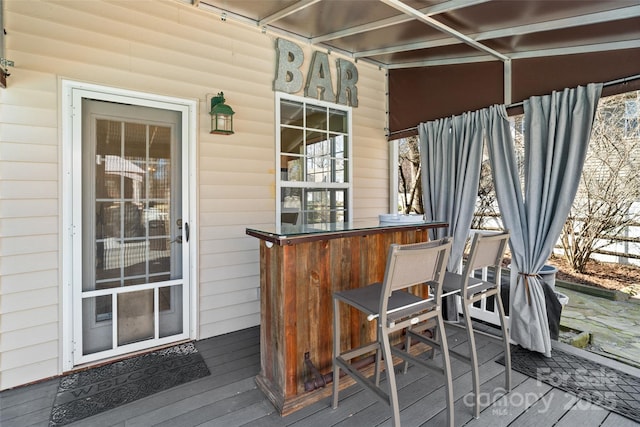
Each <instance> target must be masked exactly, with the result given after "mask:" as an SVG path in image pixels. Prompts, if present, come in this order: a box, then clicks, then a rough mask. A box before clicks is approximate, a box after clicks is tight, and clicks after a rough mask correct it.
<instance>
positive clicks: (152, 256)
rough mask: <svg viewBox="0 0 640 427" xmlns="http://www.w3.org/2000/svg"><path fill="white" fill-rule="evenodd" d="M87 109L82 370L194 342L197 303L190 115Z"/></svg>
mask: <svg viewBox="0 0 640 427" xmlns="http://www.w3.org/2000/svg"><path fill="white" fill-rule="evenodd" d="M80 102H81V105H82V108H81V111H82V115H81V116H82V117H81V138H76V139H77V140H79V141H76V142H74V150H73V151H74V154H73V158H74V160H73V175H74V180H73V188H74V190H73V208H72V209H73V212H74V214H73V217H74V220H73V228H74V231H75V234H74V237H73V244H72V245H73V254H74V255H73V260H74V263H73V264H74V265H73V277H74V280H73V295H72V298H73V350H72V352H73V365H74V366H75V365H79V364H83V363H87V362H92V361H96V360H100V359H104V358H107V357H113V356H118V355H122V354H125V353H129V352H132V351H139V350H143V349H146V348H151V347H155V346H158V345H162V344H167V343H171V342H174V341H179V340H183V339H186V338H189V319H190V303H189V296H190V294H191V292H190V286H191V284H190V280H189V253H190V251H189V250H188V245H189V240H190V238H191V236H190V234H191V233H190V228H189V227H190V223H189V220H188V218H189V201H188V200H187V199H188V197H189V191H188V187H187V186H185V183H186V182H188V179H186V176H187V175H186V172H187V171H186V169H187V168H188V163H187V162H186V159H185V157H186V153H187V151H186V147H185V145H186V142H183V141H182V135H183V132H182V123H183V120H182V114H183V113H181V112H180V111H175V110H173V111H172V110H167V109H162V108H153V107H148V106H139V105H127V104H124V103H119V102H107V101H105V100H92V99H87V98H82V99H81V101H80ZM78 178H80V179H79V180H78ZM78 230H81V231H80V232H78Z"/></svg>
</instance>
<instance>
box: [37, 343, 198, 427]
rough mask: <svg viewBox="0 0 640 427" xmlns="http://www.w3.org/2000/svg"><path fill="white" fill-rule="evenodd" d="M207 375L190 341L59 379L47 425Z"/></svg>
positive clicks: (55, 424)
mask: <svg viewBox="0 0 640 427" xmlns="http://www.w3.org/2000/svg"><path fill="white" fill-rule="evenodd" d="M207 375H210V372H209V368H207V365H206V363H205V362H204V360H203V359H202V355H201V354H200V353H199V352H198V350H197V349H196V347H195V346H194V344H193V343H192V342H189V343H185V344H180V345H177V346H173V347H169V348H165V349H162V350H158V351H154V352H151V353H147V354H143V355H141V356H137V357H132V358H130V359H126V360H121V361H118V362H114V363H111V364H108V365H104V366H100V367H96V368H91V369H88V370H86V371H81V372H76V373H73V374H70V375H66V376H64V377H62V378H60V385H59V386H58V393H57V394H56V397H55V400H54V403H53V409H52V410H51V417H50V419H49V426H50V427H57V426H63V425H67V424H70V423H72V422H75V421H78V420H81V419H83V418H86V417H90V416H92V415H96V414H99V413H100V412H103V411H106V410H109V409H113V408H116V407H118V406H120V405H124V404H126V403H129V402H133V401H134V400H137V399H141V398H143V397H146V396H150V395H152V394H154V393H157V392H159V391H162V390H166V389H169V388H171V387H174V386H177V385H179V384H184V383H186V382H189V381H192V380H195V379H198V378H202V377H205V376H207Z"/></svg>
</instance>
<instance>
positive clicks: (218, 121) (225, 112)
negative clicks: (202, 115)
mask: <svg viewBox="0 0 640 427" xmlns="http://www.w3.org/2000/svg"><path fill="white" fill-rule="evenodd" d="M224 101H225V99H224V95H223V93H222V92H220V93H219V94H218V95H217V96H214V97H213V98H211V112H210V113H209V114H211V133H217V134H223V135H231V134H232V133H233V115H234V114H235V112H234V111H233V109H232V108H231V107H230V106H228V105H226V104H225V103H224Z"/></svg>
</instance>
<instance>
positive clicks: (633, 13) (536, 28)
mask: <svg viewBox="0 0 640 427" xmlns="http://www.w3.org/2000/svg"><path fill="white" fill-rule="evenodd" d="M638 16H640V6H628V7H624V8H620V9H614V10H609V11H605V12H597V13H591V14H586V15H582V16H578V17H572V18H562V19H555V20H551V21H545V22H537V23H533V24H526V25H519V26H516V27H508V28H502V29H497V30H491V31H485V32H482V33H475V34H469V35H468V36H469V37H470V38H472V39H474V40H476V41H478V42H480V41H485V40H491V39H496V38H501V37H510V36H521V35H525V34H532V33H537V32H541V31H547V30H553V29H557V28H572V27H578V26H581V25H591V24H601V23H606V22H612V21H617V20H620V19H628V18H634V17H638ZM459 43H460V41H458V40H457V39H455V38H453V37H446V38H441V39H437V40H429V41H426V42H417V43H408V44H405V45H400V46H389V47H385V48H381V49H371V50H366V51H360V52H354V54H353V56H354V57H355V58H366V57H371V56H377V55H386V54H390V53H399V52H407V51H410V50H420V49H431V48H435V47H444V46H451V45H454V44H459ZM509 56H511V57H513V55H511V54H510V55H509Z"/></svg>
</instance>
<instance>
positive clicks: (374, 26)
mask: <svg viewBox="0 0 640 427" xmlns="http://www.w3.org/2000/svg"><path fill="white" fill-rule="evenodd" d="M488 1H491V0H449V1H446V2H444V3H439V4H437V5H434V6H429V7H425V8H423V9H417V10H419V11H420V12H421V13H423V14H424V15H425V16H433V15H437V14H439V13H446V12H451V11H454V10H456V9H460V8H463V7H469V6H473V5H476V4H481V3H486V2H488ZM414 20H415V18H413V17H411V16H409V15H406V14H404V13H403V14H401V15H396V16H392V17H390V18H386V19H381V20H379V21H375V22H370V23H368V24H362V25H356V26H354V27H351V28H348V29H346V30H342V31H336V32H333V33H330V34H325V35H322V36H318V37H312V38H311V44H318V43H323V42H326V41H329V40H335V39H338V38H342V37H349V36H353V35H356V34H361V33H366V32H368V31H375V30H379V29H382V28H386V27H391V26H393V25H400V24H403V23H405V22H409V21H414Z"/></svg>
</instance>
